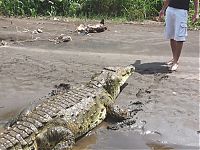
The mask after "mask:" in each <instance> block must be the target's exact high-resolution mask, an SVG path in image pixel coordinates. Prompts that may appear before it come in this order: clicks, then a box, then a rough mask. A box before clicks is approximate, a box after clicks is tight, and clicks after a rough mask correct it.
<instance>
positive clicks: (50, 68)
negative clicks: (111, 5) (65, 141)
mask: <svg viewBox="0 0 200 150" xmlns="http://www.w3.org/2000/svg"><path fill="white" fill-rule="evenodd" d="M84 22H85V21H69V20H67V19H65V20H57V19H55V20H44V19H16V18H3V17H1V18H0V40H4V41H6V42H7V45H6V46H1V47H0V120H1V124H2V125H3V124H4V123H5V122H6V121H7V120H9V119H10V118H13V117H14V116H16V115H17V114H18V113H19V112H20V111H21V110H22V109H23V108H25V107H27V106H29V105H30V104H31V103H33V102H35V101H37V100H38V99H39V98H40V97H42V96H45V95H47V94H48V93H49V92H50V91H51V90H52V89H53V87H54V85H58V84H59V83H70V84H77V83H85V82H86V81H89V79H90V77H91V76H92V74H94V73H95V72H96V71H100V70H101V69H102V68H103V67H105V66H123V65H129V64H134V65H135V67H136V72H135V73H134V74H133V75H132V76H131V77H130V78H129V79H128V81H127V83H128V85H127V86H126V88H125V89H124V90H123V91H122V93H121V94H120V96H119V97H118V98H117V104H119V105H121V106H122V107H125V108H126V107H130V108H131V109H132V110H134V108H133V107H134V105H137V104H140V106H141V109H140V111H138V112H137V113H136V115H135V116H134V117H135V118H136V124H133V125H131V126H127V127H126V126H125V127H123V128H119V129H118V130H108V129H106V127H107V125H108V123H107V122H104V123H103V124H101V125H100V126H99V127H98V128H97V129H95V130H93V131H91V132H90V133H88V134H87V135H86V136H85V137H84V138H82V139H81V140H80V141H78V142H77V144H76V146H75V147H74V149H85V150H87V149H98V150H99V149H104V150H106V149H119V150H122V149H189V150H191V149H198V148H199V134H198V133H199V132H198V131H199V96H200V95H199V32H198V31H189V37H188V41H187V42H186V43H185V45H184V48H183V53H182V56H181V59H180V67H179V69H178V71H177V72H173V73H170V72H169V71H168V68H167V66H166V65H165V62H166V61H168V60H169V59H170V57H171V52H170V47H169V43H168V41H165V40H164V39H163V30H164V26H163V25H162V24H154V23H151V24H117V23H107V22H106V25H107V26H108V30H107V31H105V32H103V33H95V34H90V35H78V34H77V33H75V32H74V30H75V29H76V27H77V26H78V25H79V24H80V23H84ZM87 23H91V22H87ZM38 28H40V29H41V30H42V31H43V32H42V33H38V34H35V33H33V31H34V30H37V29H38ZM60 34H66V35H70V36H71V37H72V41H70V42H66V43H65V42H61V43H59V44H55V42H54V41H53V40H54V39H55V38H56V37H58V36H59V35H60ZM138 102H139V103H138ZM2 130H3V129H2V128H1V131H2Z"/></svg>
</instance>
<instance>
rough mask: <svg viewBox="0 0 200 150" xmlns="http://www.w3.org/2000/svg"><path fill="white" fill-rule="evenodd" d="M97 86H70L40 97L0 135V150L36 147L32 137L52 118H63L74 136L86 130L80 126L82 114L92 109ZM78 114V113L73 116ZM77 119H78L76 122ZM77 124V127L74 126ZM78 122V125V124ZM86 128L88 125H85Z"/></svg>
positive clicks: (91, 112) (86, 114) (84, 114)
mask: <svg viewBox="0 0 200 150" xmlns="http://www.w3.org/2000/svg"><path fill="white" fill-rule="evenodd" d="M96 91H97V89H95V88H94V87H92V88H91V87H86V86H79V87H72V88H71V89H70V90H69V91H68V92H60V93H57V94H56V95H53V96H49V97H46V98H43V100H42V102H41V103H40V104H38V105H36V106H35V107H33V109H32V110H30V111H29V112H28V113H21V114H20V116H19V117H18V119H17V120H16V122H15V123H13V124H12V125H11V126H10V127H8V129H6V130H5V131H4V132H3V133H1V135H0V150H3V149H10V148H13V149H22V148H23V149H24V148H25V147H29V148H30V149H31V147H33V149H37V148H36V145H37V144H36V143H35V142H36V137H37V135H38V134H40V133H41V131H42V130H44V129H45V128H47V126H48V125H49V124H50V123H51V122H53V121H54V120H59V119H61V117H63V121H66V122H67V123H66V125H67V128H69V129H71V130H72V132H73V133H75V134H76V135H77V136H80V135H81V134H83V133H85V132H87V131H88V129H86V126H85V125H83V122H86V121H84V120H83V117H84V116H90V115H92V114H93V113H94V112H93V111H90V112H88V111H89V110H90V109H91V108H92V110H94V109H96V108H95V106H96V103H95V102H94V99H93V97H94V95H95V93H96ZM76 114H78V115H76ZM80 121H81V122H80ZM77 123H79V124H78V125H79V126H78V127H77V126H76V125H77ZM80 123H81V124H82V126H81V127H80ZM87 128H88V125H87Z"/></svg>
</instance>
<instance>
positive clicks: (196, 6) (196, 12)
mask: <svg viewBox="0 0 200 150" xmlns="http://www.w3.org/2000/svg"><path fill="white" fill-rule="evenodd" d="M197 19H199V0H194V15H193V16H192V21H193V22H196V21H197Z"/></svg>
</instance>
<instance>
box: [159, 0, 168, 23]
mask: <svg viewBox="0 0 200 150" xmlns="http://www.w3.org/2000/svg"><path fill="white" fill-rule="evenodd" d="M168 5H169V0H164V3H163V7H162V9H161V10H160V13H159V19H161V18H162V17H163V16H164V14H165V10H166V9H167V7H168Z"/></svg>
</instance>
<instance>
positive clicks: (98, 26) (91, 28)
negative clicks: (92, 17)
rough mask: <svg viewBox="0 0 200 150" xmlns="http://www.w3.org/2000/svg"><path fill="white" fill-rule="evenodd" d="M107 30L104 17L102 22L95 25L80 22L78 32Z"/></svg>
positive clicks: (86, 32)
mask: <svg viewBox="0 0 200 150" xmlns="http://www.w3.org/2000/svg"><path fill="white" fill-rule="evenodd" d="M105 30H107V27H106V26H105V25H104V19H102V20H101V22H100V23H98V24H95V25H90V24H89V25H84V24H80V25H79V26H78V27H77V29H76V31H77V32H78V33H84V34H88V33H99V32H104V31H105Z"/></svg>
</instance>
